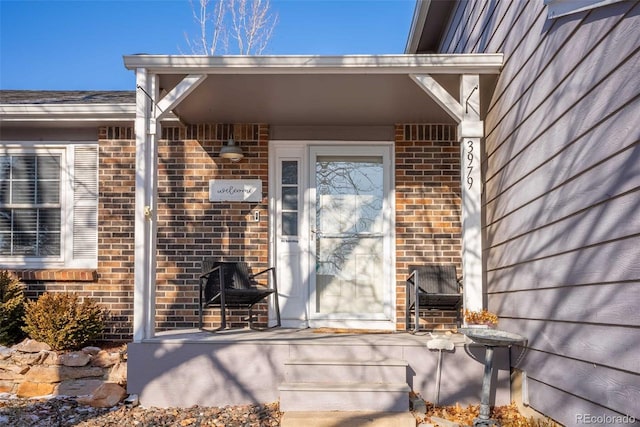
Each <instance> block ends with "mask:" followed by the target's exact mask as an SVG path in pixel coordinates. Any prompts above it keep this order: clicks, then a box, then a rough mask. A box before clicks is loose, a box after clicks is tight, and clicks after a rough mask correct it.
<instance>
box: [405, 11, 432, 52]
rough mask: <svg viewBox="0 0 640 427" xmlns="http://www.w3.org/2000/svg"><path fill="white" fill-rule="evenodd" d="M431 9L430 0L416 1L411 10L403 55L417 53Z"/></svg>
mask: <svg viewBox="0 0 640 427" xmlns="http://www.w3.org/2000/svg"><path fill="white" fill-rule="evenodd" d="M430 7H431V0H417V1H416V7H415V9H414V10H413V18H412V19H411V28H410V29H409V38H408V39H407V45H406V46H405V49H404V53H406V54H412V53H416V52H417V51H418V44H419V43H420V37H421V35H422V29H423V28H424V24H425V22H426V20H427V14H428V13H429V8H430Z"/></svg>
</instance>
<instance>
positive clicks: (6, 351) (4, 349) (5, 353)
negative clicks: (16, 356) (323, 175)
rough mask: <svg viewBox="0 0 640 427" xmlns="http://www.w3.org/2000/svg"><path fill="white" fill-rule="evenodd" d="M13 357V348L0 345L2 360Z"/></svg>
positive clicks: (0, 357) (0, 358)
mask: <svg viewBox="0 0 640 427" xmlns="http://www.w3.org/2000/svg"><path fill="white" fill-rule="evenodd" d="M10 357H11V349H10V348H9V347H5V346H3V345H0V360H7V359H8V358H10Z"/></svg>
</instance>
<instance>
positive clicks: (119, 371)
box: [107, 362, 127, 386]
mask: <svg viewBox="0 0 640 427" xmlns="http://www.w3.org/2000/svg"><path fill="white" fill-rule="evenodd" d="M107 381H108V382H110V383H116V384H120V385H122V386H123V385H126V384H127V364H126V363H122V362H118V364H116V365H115V366H113V367H112V368H111V370H110V371H109V376H108V377H107Z"/></svg>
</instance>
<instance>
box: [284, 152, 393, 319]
mask: <svg viewBox="0 0 640 427" xmlns="http://www.w3.org/2000/svg"><path fill="white" fill-rule="evenodd" d="M291 148H293V147H290V149H288V150H275V152H276V153H278V152H282V153H283V154H282V155H281V156H279V158H278V159H277V161H276V165H274V166H276V167H277V169H278V171H277V173H276V176H275V177H274V178H276V179H277V180H279V188H278V189H276V190H275V191H274V192H275V193H276V194H275V196H276V197H275V199H276V200H275V206H276V212H275V214H276V215H275V216H276V218H279V220H276V221H275V224H274V228H275V231H276V235H275V240H276V242H275V243H276V244H275V247H274V250H275V252H276V257H275V260H276V263H277V265H276V267H277V268H276V269H277V271H278V276H279V279H280V280H279V286H280V288H281V294H282V296H281V300H280V302H281V310H282V313H283V322H284V324H285V325H290V326H310V327H342V328H376V329H393V328H394V324H393V299H394V298H393V290H394V289H395V283H394V278H393V273H392V271H393V257H392V242H393V239H392V237H393V236H392V230H393V223H392V203H391V198H390V195H391V164H390V162H391V146H390V145H374V146H372V145H367V146H364V145H348V146H347V145H342V144H341V145H322V146H316V145H305V146H304V148H302V149H296V150H292V149H291ZM285 153H286V154H285ZM294 153H296V154H297V155H295V154H294ZM272 165H273V163H272Z"/></svg>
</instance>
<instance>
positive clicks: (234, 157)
mask: <svg viewBox="0 0 640 427" xmlns="http://www.w3.org/2000/svg"><path fill="white" fill-rule="evenodd" d="M220 157H222V158H223V159H229V160H231V161H232V162H239V161H240V159H242V158H243V157H244V154H242V148H240V147H239V146H237V145H236V142H235V141H234V140H233V137H230V138H229V141H227V145H224V146H223V147H222V148H221V149H220Z"/></svg>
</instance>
